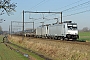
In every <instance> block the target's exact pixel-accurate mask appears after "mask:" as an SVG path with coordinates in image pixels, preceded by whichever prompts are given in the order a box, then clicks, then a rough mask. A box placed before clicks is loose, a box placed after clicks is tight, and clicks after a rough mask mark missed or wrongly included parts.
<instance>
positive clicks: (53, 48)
mask: <svg viewBox="0 0 90 60" xmlns="http://www.w3.org/2000/svg"><path fill="white" fill-rule="evenodd" d="M9 40H10V41H12V42H13V43H15V44H18V45H21V46H23V47H26V48H28V49H32V50H34V51H36V52H39V53H42V54H43V55H45V56H48V57H50V58H53V59H54V60H90V57H89V56H90V46H87V45H79V44H70V43H64V42H54V41H48V40H42V39H36V38H32V39H28V38H24V40H23V41H22V37H16V36H12V38H11V37H9Z"/></svg>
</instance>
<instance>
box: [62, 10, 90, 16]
mask: <svg viewBox="0 0 90 60" xmlns="http://www.w3.org/2000/svg"><path fill="white" fill-rule="evenodd" d="M89 11H90V9H89V10H85V11H81V12H78V13H73V14H70V15H66V16H63V17H67V16H72V15H76V14H81V13H85V12H89Z"/></svg>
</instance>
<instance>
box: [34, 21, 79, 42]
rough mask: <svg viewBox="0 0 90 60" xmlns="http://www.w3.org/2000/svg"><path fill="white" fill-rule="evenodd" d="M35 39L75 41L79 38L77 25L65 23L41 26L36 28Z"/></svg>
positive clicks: (69, 22)
mask: <svg viewBox="0 0 90 60" xmlns="http://www.w3.org/2000/svg"><path fill="white" fill-rule="evenodd" d="M35 37H37V38H49V39H60V40H69V39H73V40H77V39H78V38H79V34H78V26H77V23H72V21H65V22H62V23H59V22H57V23H54V24H47V25H42V26H39V27H37V28H36V34H35Z"/></svg>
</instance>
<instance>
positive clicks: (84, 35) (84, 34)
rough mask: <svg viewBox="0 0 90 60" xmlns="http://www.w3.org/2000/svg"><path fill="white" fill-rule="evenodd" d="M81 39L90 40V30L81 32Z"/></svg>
mask: <svg viewBox="0 0 90 60" xmlns="http://www.w3.org/2000/svg"><path fill="white" fill-rule="evenodd" d="M79 40H82V41H90V32H79Z"/></svg>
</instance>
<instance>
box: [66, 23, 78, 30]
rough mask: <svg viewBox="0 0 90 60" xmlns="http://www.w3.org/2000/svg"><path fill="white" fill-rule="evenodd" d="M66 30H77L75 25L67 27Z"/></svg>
mask: <svg viewBox="0 0 90 60" xmlns="http://www.w3.org/2000/svg"><path fill="white" fill-rule="evenodd" d="M67 27H68V30H77V25H73V24H72V25H68V26H67Z"/></svg>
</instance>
